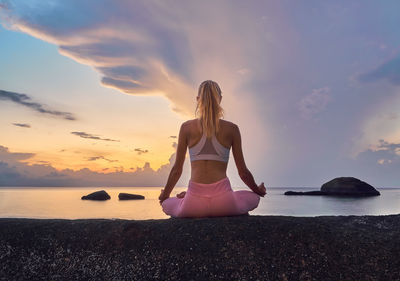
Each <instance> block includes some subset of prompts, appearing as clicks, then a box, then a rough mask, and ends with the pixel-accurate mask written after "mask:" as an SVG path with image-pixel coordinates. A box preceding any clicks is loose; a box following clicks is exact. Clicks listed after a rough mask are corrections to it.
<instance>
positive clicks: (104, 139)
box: [71, 132, 119, 142]
mask: <svg viewBox="0 0 400 281" xmlns="http://www.w3.org/2000/svg"><path fill="white" fill-rule="evenodd" d="M71 134H73V135H75V136H78V137H81V138H84V139H93V140H103V141H117V142H119V140H113V139H107V138H101V137H99V136H97V135H92V134H88V133H85V132H71Z"/></svg>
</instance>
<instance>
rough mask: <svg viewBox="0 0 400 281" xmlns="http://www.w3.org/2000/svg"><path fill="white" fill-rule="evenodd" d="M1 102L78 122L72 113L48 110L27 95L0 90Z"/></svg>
mask: <svg viewBox="0 0 400 281" xmlns="http://www.w3.org/2000/svg"><path fill="white" fill-rule="evenodd" d="M0 100H5V101H7V100H8V101H12V102H14V103H16V104H19V105H22V106H26V107H28V108H31V109H33V110H35V111H37V112H40V113H43V114H48V115H52V116H55V117H61V118H64V119H66V120H76V118H75V117H74V116H73V115H72V113H69V112H63V111H57V110H52V109H48V108H46V106H45V105H43V104H40V103H37V102H32V101H31V100H32V99H31V98H30V97H29V96H28V95H26V94H19V93H14V92H9V91H4V90H0Z"/></svg>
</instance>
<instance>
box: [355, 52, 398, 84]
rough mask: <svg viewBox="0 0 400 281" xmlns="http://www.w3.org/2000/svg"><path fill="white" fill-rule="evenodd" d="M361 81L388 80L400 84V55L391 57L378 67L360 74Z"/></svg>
mask: <svg viewBox="0 0 400 281" xmlns="http://www.w3.org/2000/svg"><path fill="white" fill-rule="evenodd" d="M358 80H359V81H361V82H376V81H379V80H387V81H389V82H390V83H392V84H394V85H400V56H397V57H395V58H394V59H391V60H389V61H387V62H385V63H383V64H382V65H380V66H378V67H377V68H376V69H374V70H372V71H369V72H367V73H363V74H361V75H359V76H358Z"/></svg>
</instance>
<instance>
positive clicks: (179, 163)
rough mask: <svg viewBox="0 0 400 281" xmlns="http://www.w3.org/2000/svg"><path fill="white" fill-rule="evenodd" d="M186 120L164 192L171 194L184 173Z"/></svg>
mask: <svg viewBox="0 0 400 281" xmlns="http://www.w3.org/2000/svg"><path fill="white" fill-rule="evenodd" d="M186 127H187V126H186V122H184V123H183V124H182V125H181V128H180V130H179V137H178V146H177V148H176V158H175V164H174V166H173V167H172V169H171V172H170V173H169V177H168V181H167V185H166V186H165V189H164V193H165V194H166V195H168V196H169V195H170V194H171V192H172V190H173V189H174V187H175V185H176V183H177V182H178V180H179V178H180V177H181V175H182V170H183V164H184V163H185V157H186V150H187V128H186Z"/></svg>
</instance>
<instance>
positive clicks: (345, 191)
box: [321, 177, 381, 196]
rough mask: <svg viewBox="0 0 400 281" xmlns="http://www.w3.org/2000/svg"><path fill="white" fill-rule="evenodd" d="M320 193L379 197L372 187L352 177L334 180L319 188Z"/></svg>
mask: <svg viewBox="0 0 400 281" xmlns="http://www.w3.org/2000/svg"><path fill="white" fill-rule="evenodd" d="M321 191H322V192H326V193H329V194H333V195H351V196H376V195H381V194H380V193H379V191H378V190H376V189H375V187H373V186H372V185H370V184H368V183H366V182H363V181H361V180H359V179H356V178H353V177H341V178H335V179H333V180H331V181H328V182H327V183H324V184H323V185H322V186H321Z"/></svg>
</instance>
